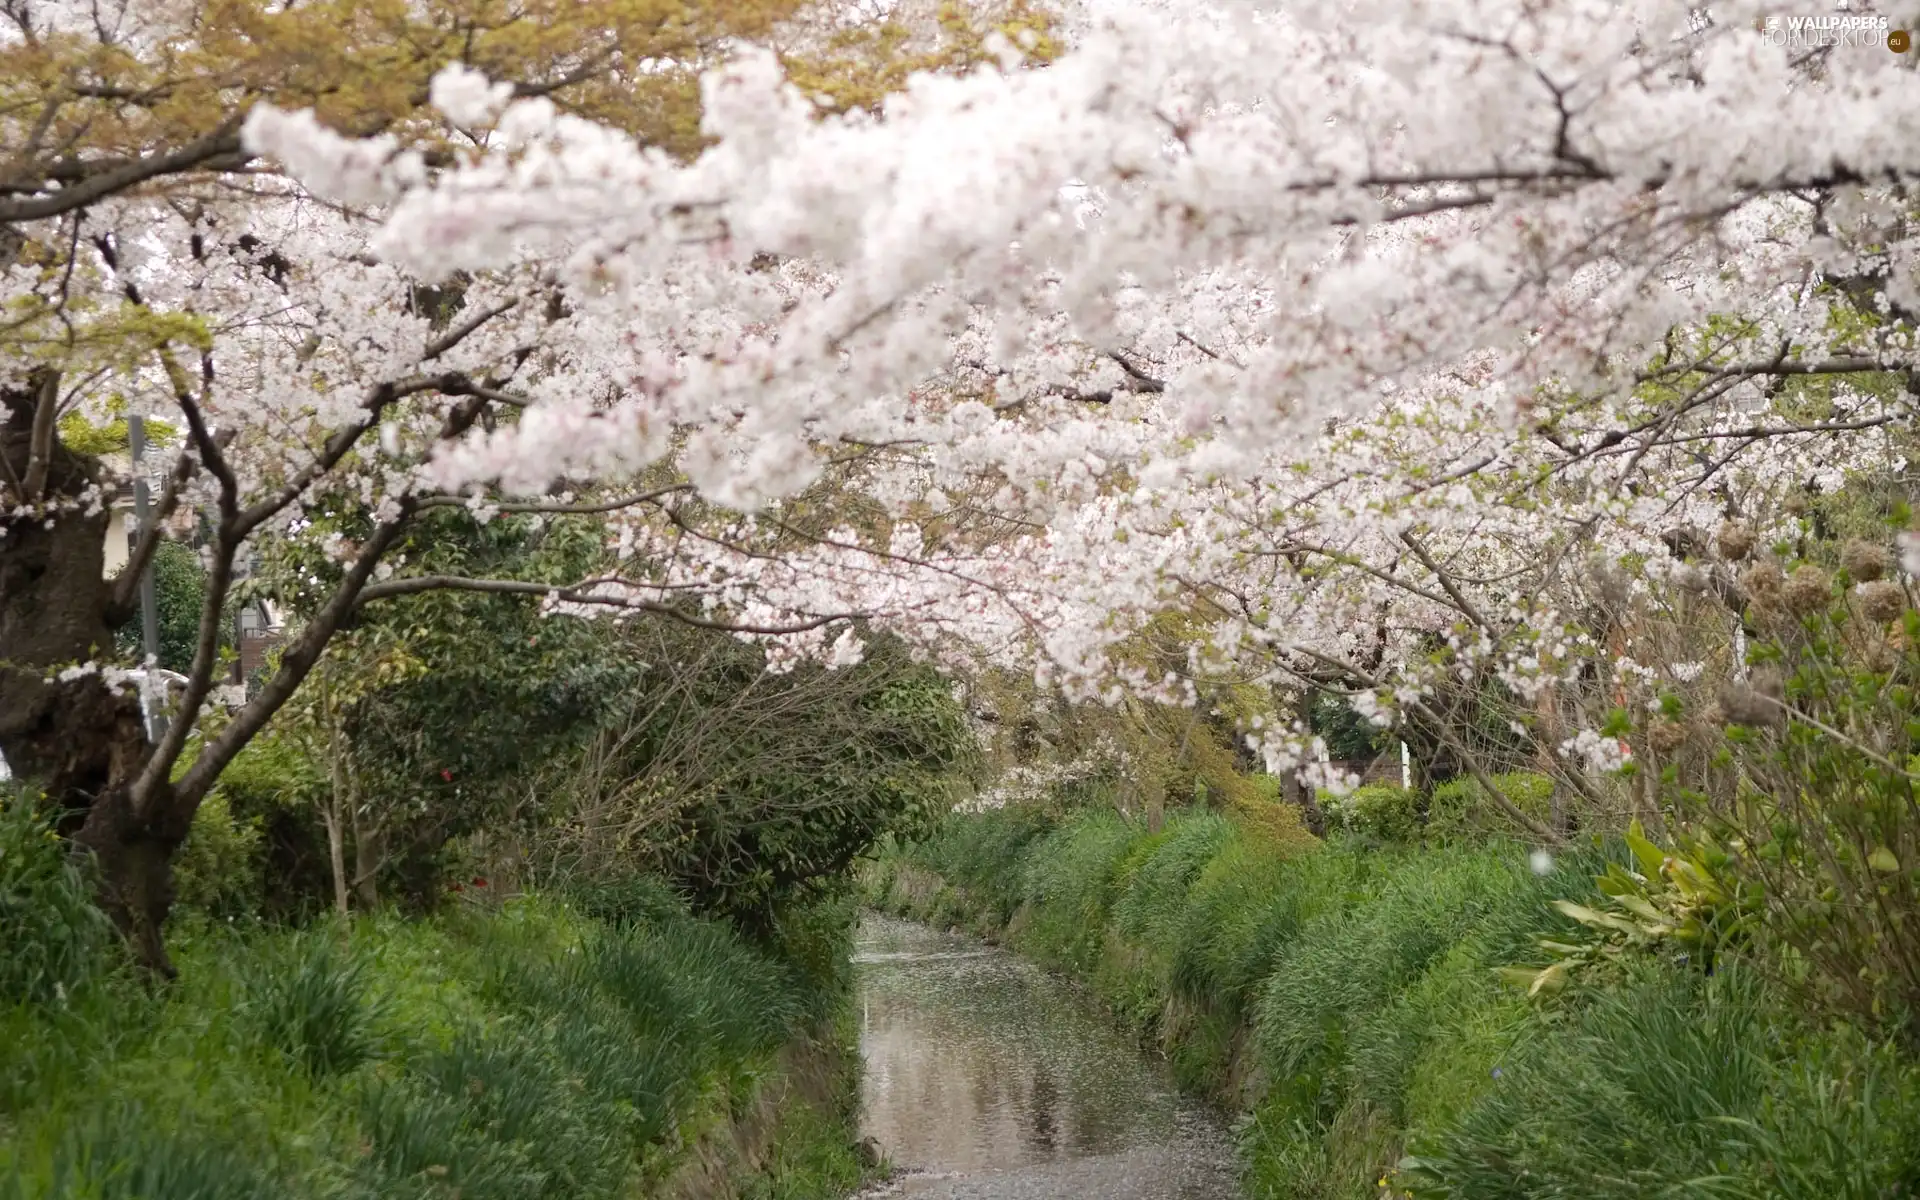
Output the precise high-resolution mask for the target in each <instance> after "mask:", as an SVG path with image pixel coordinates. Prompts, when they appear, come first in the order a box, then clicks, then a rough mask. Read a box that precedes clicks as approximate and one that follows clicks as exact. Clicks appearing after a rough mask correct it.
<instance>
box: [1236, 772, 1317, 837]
mask: <svg viewBox="0 0 1920 1200" xmlns="http://www.w3.org/2000/svg"><path fill="white" fill-rule="evenodd" d="M1249 782H1250V786H1249V787H1248V788H1247V789H1246V790H1245V792H1244V793H1243V794H1239V795H1234V796H1231V797H1229V799H1228V802H1227V813H1228V815H1229V816H1231V817H1232V818H1233V820H1234V822H1235V823H1236V824H1238V825H1239V826H1240V828H1241V830H1242V831H1243V832H1244V833H1245V834H1246V835H1247V836H1248V837H1250V838H1253V839H1256V840H1259V841H1263V842H1266V843H1267V844H1269V845H1271V846H1273V847H1275V848H1276V849H1279V850H1283V851H1290V852H1291V851H1300V850H1306V849H1310V848H1311V847H1313V846H1315V845H1317V844H1318V841H1319V840H1318V839H1317V838H1315V837H1314V836H1313V834H1311V833H1309V832H1308V831H1307V826H1306V823H1305V820H1304V819H1303V818H1302V816H1301V813H1300V809H1299V807H1298V806H1296V805H1293V804H1289V803H1288V802H1287V801H1286V800H1285V799H1283V798H1282V797H1281V795H1280V781H1279V780H1278V779H1276V778H1274V777H1273V776H1271V775H1255V776H1253V777H1252V778H1251V780H1250V781H1249Z"/></svg>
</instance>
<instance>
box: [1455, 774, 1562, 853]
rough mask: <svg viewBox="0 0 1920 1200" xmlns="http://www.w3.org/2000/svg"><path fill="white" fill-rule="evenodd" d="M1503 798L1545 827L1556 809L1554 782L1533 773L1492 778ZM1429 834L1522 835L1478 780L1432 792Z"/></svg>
mask: <svg viewBox="0 0 1920 1200" xmlns="http://www.w3.org/2000/svg"><path fill="white" fill-rule="evenodd" d="M1493 782H1494V784H1495V785H1496V786H1497V787H1498V788H1499V789H1500V794H1501V795H1502V796H1504V797H1505V798H1506V799H1507V801H1508V802H1509V803H1511V804H1512V805H1513V806H1514V807H1515V808H1517V809H1519V810H1520V811H1521V812H1523V813H1525V814H1526V815H1527V816H1529V817H1532V818H1533V819H1534V820H1536V821H1539V822H1541V823H1542V824H1544V823H1546V821H1547V820H1548V819H1549V817H1550V815H1551V812H1552V806H1553V780H1551V779H1549V778H1548V777H1547V776H1545V775H1536V774H1534V773H1533V772H1530V771H1513V772H1509V773H1508V774H1505V775H1496V776H1494V777H1493ZM1427 832H1428V833H1430V834H1432V835H1433V836H1435V837H1442V838H1456V839H1458V838H1487V837H1493V836H1500V835H1506V836H1513V835H1516V834H1519V833H1521V832H1523V831H1522V830H1520V829H1517V828H1515V826H1514V822H1513V818H1512V817H1509V816H1508V815H1507V814H1506V813H1505V812H1504V811H1502V810H1501V809H1500V807H1499V806H1498V805H1496V804H1495V803H1494V802H1493V800H1492V799H1490V798H1489V797H1488V796H1487V790H1486V788H1485V787H1483V786H1481V784H1480V782H1479V780H1477V779H1474V778H1472V777H1471V776H1462V777H1461V778H1459V779H1454V780H1450V781H1448V782H1446V783H1443V784H1440V785H1439V786H1438V787H1435V788H1434V789H1433V796H1432V798H1431V799H1430V800H1429V801H1428V802H1427Z"/></svg>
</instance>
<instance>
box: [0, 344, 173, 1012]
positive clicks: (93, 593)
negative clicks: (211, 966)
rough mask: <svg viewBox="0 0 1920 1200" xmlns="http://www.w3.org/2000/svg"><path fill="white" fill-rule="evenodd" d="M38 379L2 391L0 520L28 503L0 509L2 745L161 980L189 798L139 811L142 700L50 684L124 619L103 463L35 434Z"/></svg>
mask: <svg viewBox="0 0 1920 1200" xmlns="http://www.w3.org/2000/svg"><path fill="white" fill-rule="evenodd" d="M46 378H47V377H46V376H45V375H44V373H42V374H41V376H40V377H39V379H38V381H37V382H34V383H30V384H29V386H28V387H27V388H24V389H20V388H0V408H4V412H0V418H3V419H0V514H4V513H9V512H11V511H14V510H16V509H22V508H24V509H25V510H26V511H25V512H24V513H23V514H22V515H21V516H18V517H12V516H0V647H4V648H5V653H4V655H3V656H0V753H3V754H5V755H6V758H7V762H8V764H9V765H10V766H11V767H12V769H13V772H14V774H15V775H17V776H19V777H20V778H21V779H22V780H23V781H28V782H31V783H32V784H34V785H35V786H37V787H39V788H40V789H42V790H43V791H44V792H45V794H46V801H47V803H48V804H49V805H50V806H51V807H52V808H53V809H54V811H55V812H56V813H57V814H59V816H58V828H59V831H60V832H61V833H62V834H63V835H65V836H67V837H69V838H71V839H72V840H73V843H74V844H75V845H77V846H80V847H84V848H85V849H87V850H89V851H91V852H92V854H93V857H94V860H95V863H96V864H97V868H98V872H99V874H98V886H99V899H100V904H101V907H102V908H104V909H105V910H106V912H107V914H108V915H109V916H110V917H112V918H113V921H114V923H115V924H116V925H117V926H118V927H119V928H120V931H121V933H122V934H124V935H125V936H126V938H127V940H128V943H129V944H130V945H131V947H132V948H133V951H134V953H135V955H136V956H137V957H138V959H139V961H140V962H141V963H142V964H144V965H145V966H147V967H149V968H151V969H153V970H154V971H157V972H159V973H160V974H163V975H167V976H171V975H172V974H173V967H172V964H171V963H169V962H168V961H167V955H166V948H165V945H164V943H163V941H162V939H161V931H162V927H163V926H164V924H165V922H166V918H167V912H168V910H169V908H170V907H171V906H172V902H173V883H172V871H171V867H170V865H169V864H170V861H171V859H172V856H173V851H174V849H175V848H176V847H178V846H179V844H180V843H181V842H182V841H184V840H185V838H186V835H187V828H188V826H189V825H190V823H191V822H192V820H193V808H194V807H195V805H193V804H190V803H188V804H182V803H179V802H178V800H177V798H176V796H175V794H174V792H173V790H172V789H171V788H170V787H168V786H167V784H166V782H165V781H164V780H162V781H161V783H160V785H159V786H158V787H157V788H156V789H155V791H154V793H153V794H152V795H151V796H149V797H148V801H147V804H146V805H145V810H144V811H142V812H136V811H135V808H134V804H133V787H134V784H135V781H136V780H137V779H138V778H139V774H140V770H141V767H142V765H143V764H144V763H145V761H146V758H147V756H148V754H149V753H150V752H151V747H150V746H149V745H148V742H147V737H146V726H145V723H144V722H143V721H142V719H141V716H140V701H139V697H138V696H137V695H136V694H135V693H134V692H133V691H131V690H130V689H113V688H109V687H108V686H107V685H106V683H105V682H104V681H103V680H102V679H101V677H100V676H99V675H98V674H87V675H80V676H78V677H75V678H71V679H61V678H60V674H61V673H62V672H63V671H65V670H66V669H67V668H70V667H75V666H78V665H80V664H82V663H86V662H90V661H98V660H100V659H102V658H105V657H108V656H110V655H111V654H112V653H113V642H114V633H115V630H116V629H117V628H118V627H119V625H120V624H121V623H122V621H123V620H124V618H125V616H126V614H123V613H119V612H117V611H115V607H116V606H115V604H114V599H113V588H112V584H111V582H110V581H109V580H107V579H106V578H105V577H104V571H105V555H106V531H107V523H108V520H109V512H108V511H107V510H106V509H105V508H104V507H103V506H100V505H97V504H90V501H89V495H88V494H89V492H90V491H91V489H93V488H94V487H96V486H97V485H98V482H99V475H100V472H99V464H98V463H97V462H95V461H94V460H93V459H90V458H86V457H83V456H81V455H77V454H74V453H72V452H71V451H69V450H67V449H66V448H65V447H64V446H61V445H60V444H59V442H58V441H57V439H55V440H49V439H47V438H46V437H45V436H44V433H43V432H42V431H39V430H36V422H35V420H34V417H35V414H36V412H42V411H45V406H47V405H50V404H51V403H52V397H53V395H54V394H56V393H55V389H54V388H52V387H47V386H44V385H45V380H46ZM35 484H38V485H39V486H38V490H35V487H34V485H35ZM90 507H91V508H92V509H93V511H91V512H89V511H88V509H89V508H90ZM36 510H37V511H36Z"/></svg>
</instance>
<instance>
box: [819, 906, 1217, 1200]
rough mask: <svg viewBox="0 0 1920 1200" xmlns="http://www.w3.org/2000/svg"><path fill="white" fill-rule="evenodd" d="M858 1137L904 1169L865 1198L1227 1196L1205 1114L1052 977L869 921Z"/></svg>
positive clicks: (952, 939) (921, 929)
mask: <svg viewBox="0 0 1920 1200" xmlns="http://www.w3.org/2000/svg"><path fill="white" fill-rule="evenodd" d="M854 962H855V964H856V970H857V972H858V978H859V987H860V1005H861V1027H860V1047H861V1052H862V1054H863V1055H864V1056H865V1059H866V1072H865V1077H864V1080H863V1083H862V1095H861V1105H862V1114H861V1123H862V1132H863V1133H864V1134H865V1135H866V1136H867V1137H870V1138H872V1139H873V1140H874V1141H875V1142H877V1143H878V1144H879V1146H880V1149H881V1151H882V1153H884V1154H885V1155H886V1156H887V1158H888V1160H889V1161H891V1162H892V1163H893V1164H895V1166H897V1167H899V1168H901V1169H902V1172H903V1173H902V1175H901V1176H900V1177H899V1178H897V1179H896V1180H895V1181H894V1182H893V1183H891V1184H889V1185H887V1186H886V1187H884V1188H882V1189H879V1190H877V1191H874V1192H870V1193H867V1194H868V1195H869V1196H871V1197H883V1196H884V1197H893V1196H914V1197H926V1198H928V1200H1052V1198H1054V1197H1060V1198H1066V1197H1073V1198H1075V1200H1081V1198H1086V1200H1229V1198H1230V1197H1233V1196H1234V1195H1236V1188H1235V1174H1236V1172H1235V1163H1234V1159H1233V1151H1232V1148H1231V1145H1230V1144H1229V1142H1228V1141H1227V1139H1226V1137H1225V1135H1224V1133H1223V1132H1222V1130H1221V1129H1220V1127H1219V1125H1218V1123H1217V1122H1216V1121H1215V1120H1214V1119H1213V1117H1212V1116H1211V1115H1210V1114H1209V1113H1208V1112H1207V1111H1206V1110H1205V1109H1204V1108H1202V1107H1200V1106H1199V1105H1197V1104H1194V1103H1193V1102H1191V1101H1189V1100H1186V1099H1184V1098H1183V1097H1181V1096H1180V1095H1179V1094H1178V1093H1177V1092H1175V1091H1174V1089H1173V1087H1172V1085H1171V1084H1170V1083H1169V1082H1168V1080H1167V1079H1166V1078H1165V1076H1164V1075H1162V1074H1161V1073H1160V1072H1158V1071H1156V1070H1155V1069H1154V1067H1153V1066H1152V1065H1151V1064H1150V1063H1149V1062H1148V1061H1147V1060H1146V1059H1145V1058H1144V1057H1143V1056H1142V1055H1141V1054H1140V1052H1139V1051H1138V1050H1137V1049H1136V1048H1135V1047H1134V1046H1133V1045H1131V1044H1130V1043H1129V1042H1128V1041H1127V1040H1126V1039H1125V1038H1124V1037H1122V1036H1121V1035H1120V1034H1118V1033H1117V1032H1115V1031H1114V1030H1113V1029H1112V1028H1110V1027H1109V1026H1108V1025H1106V1024H1105V1023H1104V1022H1103V1021H1102V1020H1101V1018H1100V1016H1099V1014H1098V1013H1096V1012H1093V1011H1090V1010H1089V1009H1088V1007H1087V1006H1086V1004H1085V1002H1084V1001H1082V1000H1081V999H1080V998H1079V997H1077V996H1075V995H1074V994H1073V993H1072V992H1071V991H1070V990H1069V989H1068V988H1067V987H1066V986H1065V985H1064V984H1063V983H1061V982H1060V981H1058V980H1055V979H1052V978H1050V977H1049V976H1048V975H1047V974H1046V973H1045V972H1043V971H1041V970H1039V969H1038V968H1037V967H1034V966H1033V965H1032V964H1030V963H1027V962H1025V961H1023V960H1021V959H1019V958H1017V957H1015V956H1013V955H1011V954H1008V953H1006V952H1004V951H1001V950H997V949H994V948H992V947H989V946H986V945H984V944H982V943H980V942H977V941H974V940H973V939H971V938H966V937H961V936H958V935H952V934H946V933H941V932H939V931H937V930H934V929H930V928H928V927H926V926H923V925H916V924H911V923H908V922H904V921H897V920H893V919H891V918H886V917H877V916H869V917H868V918H867V921H866V923H865V924H864V925H863V926H862V928H861V932H860V940H859V945H858V950H857V953H856V955H855V957H854Z"/></svg>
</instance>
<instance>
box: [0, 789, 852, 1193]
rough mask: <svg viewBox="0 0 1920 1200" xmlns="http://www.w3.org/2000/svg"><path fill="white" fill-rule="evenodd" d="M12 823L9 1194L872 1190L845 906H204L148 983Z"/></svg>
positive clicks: (582, 900)
mask: <svg viewBox="0 0 1920 1200" xmlns="http://www.w3.org/2000/svg"><path fill="white" fill-rule="evenodd" d="M8 824H9V830H10V836H9V837H8V838H7V840H6V842H5V844H3V845H0V885H4V886H0V926H3V927H4V932H5V933H6V936H7V943H8V944H7V946H6V948H5V955H4V956H0V957H4V958H5V964H4V966H0V986H4V989H5V990H4V992H0V1196H4V1197H8V1198H9V1200H12V1198H20V1200H25V1198H27V1197H34V1198H39V1197H85V1198H90V1200H91V1198H99V1200H109V1198H120V1197H125V1198H128V1200H132V1198H134V1197H140V1198H142V1200H189V1198H191V1200H222V1198H226V1197H232V1198H233V1200H241V1198H243V1197H244V1198H246V1200H253V1198H255V1197H260V1196H274V1197H283V1196H284V1197H368V1198H372V1197H380V1198H382V1200H390V1198H393V1197H422V1198H425V1197H447V1198H449V1200H450V1198H452V1197H456V1196H457V1197H460V1200H488V1198H499V1200H508V1198H512V1200H528V1198H532V1197H543V1196H550V1197H555V1198H560V1197H565V1198H567V1200H583V1198H590V1197H616V1196H619V1197H631V1196H635V1195H646V1196H660V1197H685V1198H687V1200H693V1198H695V1197H719V1196H739V1197H755V1198H764V1200H776V1198H779V1200H800V1198H802V1197H827V1196H841V1195H845V1194H846V1192H847V1191H848V1190H849V1189H851V1188H852V1187H854V1186H856V1185H857V1184H858V1183H859V1181H860V1177H861V1166H860V1163H859V1161H858V1159H857V1158H856V1156H855V1154H854V1151H853V1149H852V1146H851V1142H852V1133H851V1125H850V1121H851V1117H852V1115H853V1114H852V1111H851V1104H852V1102H853V1097H854V1088H853V1086H852V1084H853V1079H854V1074H853V1073H854V1072H855V1071H856V1070H857V1059H856V1058H855V1057H854V1054H853V1051H852V1049H851V1038H850V1026H849V1025H848V1024H847V1020H848V1018H847V1017H846V1015H845V1014H846V1005H845V1003H844V1002H845V999H846V996H847V992H846V990H845V984H846V977H845V972H846V970H847V968H846V965H845V964H846V958H847V948H848V947H847V937H848V935H849V932H850V927H851V918H852V916H853V908H852V905H851V904H850V903H847V902H839V903H832V904H820V905H815V906H812V907H810V908H806V909H796V910H795V911H794V912H793V913H792V914H790V915H789V917H788V918H787V920H786V921H785V923H784V924H783V926H782V928H781V929H780V931H779V936H778V938H777V939H776V941H777V945H775V946H773V947H772V948H770V949H762V948H756V947H753V946H749V945H748V944H746V943H745V942H743V941H742V940H741V938H740V937H739V936H737V935H736V934H735V933H734V932H733V930H732V929H731V928H730V927H729V926H727V925H724V924H721V923H716V922H710V921H704V920H699V919H695V918H693V917H691V916H689V915H688V914H687V913H686V912H685V911H684V910H683V909H682V908H681V907H680V906H679V905H678V904H677V902H676V901H675V900H674V899H673V898H672V897H671V896H670V895H669V894H668V893H667V892H665V891H664V890H663V889H661V888H659V887H658V886H656V885H652V884H649V883H647V882H645V881H633V882H630V883H628V884H625V885H622V886H620V887H617V888H604V889H602V890H601V891H600V892H599V893H597V894H595V895H591V896H580V897H574V898H572V899H571V901H570V902H563V901H561V900H559V899H543V898H522V899H518V900H514V901H511V902H508V903H505V904H503V905H498V906H496V905H490V904H470V905H467V906H465V907H461V908H458V909H456V910H455V911H452V912H449V913H446V914H444V915H443V916H440V917H437V918H434V919H432V920H424V921H403V920H399V919H393V918H378V919H365V920H360V921H357V922H354V923H353V924H351V925H350V926H349V925H344V924H342V925H323V926H319V927H315V928H311V929H308V930H304V931H289V930H272V929H267V928H250V929H234V928H231V927H226V926H216V925H213V924H210V923H202V924H200V925H199V926H197V927H190V928H188V929H185V930H183V931H182V932H181V933H180V935H179V936H178V937H177V938H176V939H175V951H176V961H177V963H178V965H179V967H180V978H179V980H178V982H176V983H173V984H169V985H165V986H162V987H159V988H158V989H153V988H149V987H147V986H145V985H143V984H142V983H141V982H140V981H138V980H136V979H135V978H133V977H132V976H131V975H130V974H129V973H128V972H126V971H125V970H124V969H122V968H120V967H119V966H118V965H117V959H116V954H117V946H116V943H115V942H114V941H113V940H112V938H111V937H110V936H109V935H108V934H107V933H106V932H105V931H104V930H102V929H100V928H99V927H98V924H97V914H94V913H93V911H92V910H91V909H89V908H88V907H86V906H85V904H84V903H83V896H84V893H80V892H78V891H77V890H76V887H77V881H74V880H72V879H69V878H66V877H65V875H66V874H67V869H66V868H65V867H64V865H63V864H62V863H61V861H60V860H59V859H58V857H57V856H56V855H57V848H55V852H53V853H50V852H48V851H47V850H43V848H42V845H41V844H40V843H36V841H35V840H34V839H33V837H31V836H28V833H29V831H28V830H27V826H26V823H25V822H23V821H20V820H17V819H15V820H12V821H10V822H9V823H8ZM45 845H46V846H48V847H51V843H45ZM471 890H472V891H476V892H477V891H480V890H481V889H471Z"/></svg>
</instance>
